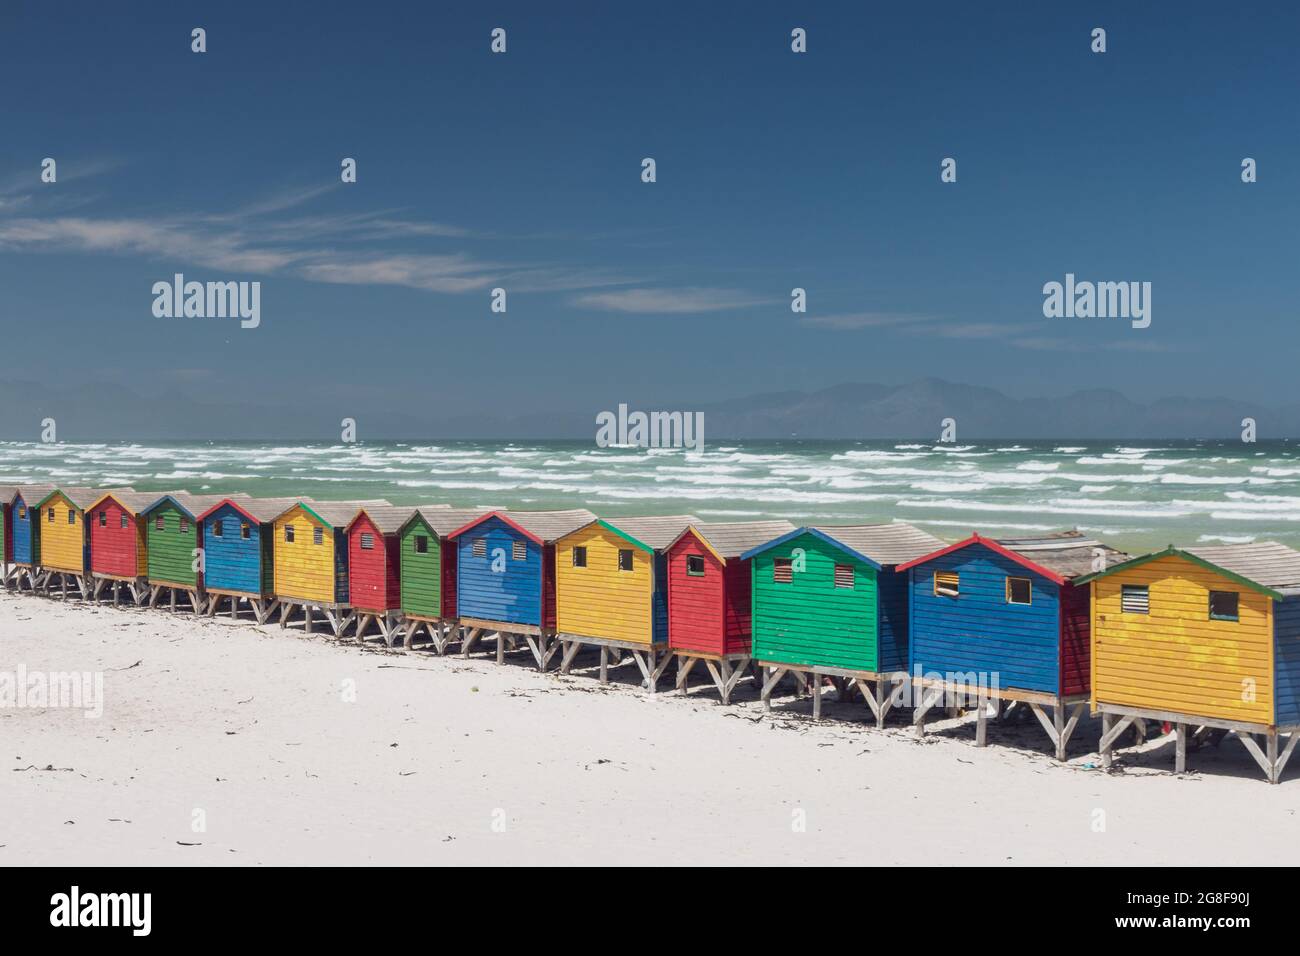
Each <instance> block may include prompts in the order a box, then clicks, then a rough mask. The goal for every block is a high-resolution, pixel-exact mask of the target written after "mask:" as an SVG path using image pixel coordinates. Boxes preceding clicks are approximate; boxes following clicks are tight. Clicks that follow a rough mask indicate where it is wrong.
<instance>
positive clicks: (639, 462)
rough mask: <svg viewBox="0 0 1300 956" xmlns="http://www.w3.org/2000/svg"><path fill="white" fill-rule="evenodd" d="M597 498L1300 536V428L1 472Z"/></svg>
mask: <svg viewBox="0 0 1300 956" xmlns="http://www.w3.org/2000/svg"><path fill="white" fill-rule="evenodd" d="M19 482H53V483H56V484H60V483H61V484H68V485H130V486H132V487H134V488H136V489H137V490H140V491H158V492H163V491H171V490H174V489H183V490H187V491H191V492H195V493H204V494H212V493H229V492H234V491H245V492H248V493H249V494H252V495H257V496H268V497H269V496H289V495H299V494H300V495H305V496H310V497H315V498H321V499H341V498H387V499H388V500H389V501H392V502H393V503H395V504H420V503H422V502H446V503H448V504H451V505H455V506H463V507H468V506H490V507H513V508H574V507H586V508H590V509H591V510H592V511H595V512H596V513H597V514H600V515H602V516H608V517H617V516H620V515H635V514H682V513H689V514H694V515H698V516H699V517H700V518H701V519H702V520H705V521H745V520H749V519H756V518H773V517H783V518H787V519H789V520H790V521H793V522H795V523H797V524H798V523H822V524H836V523H848V522H874V521H891V520H894V519H900V520H903V521H908V522H911V523H913V524H916V525H918V526H920V527H922V528H925V529H927V530H929V531H931V532H932V533H934V534H936V535H938V536H940V537H944V538H949V539H954V540H955V539H957V538H960V537H964V536H966V535H967V534H969V533H970V532H971V531H980V532H984V533H988V534H990V535H992V536H995V537H996V536H998V535H1002V536H1016V535H1024V534H1033V533H1037V532H1043V531H1050V530H1053V529H1060V528H1079V529H1080V530H1082V531H1085V532H1088V533H1091V534H1094V535H1097V536H1100V537H1103V538H1105V539H1106V540H1107V541H1108V542H1110V543H1112V544H1114V545H1116V546H1117V547H1120V548H1122V549H1124V550H1128V551H1130V552H1134V553H1137V552H1142V551H1149V550H1154V549H1158V548H1163V547H1165V546H1166V545H1168V544H1171V543H1172V544H1177V545H1196V544H1210V543H1223V542H1237V541H1254V540H1265V539H1267V540H1275V541H1281V542H1283V543H1285V544H1288V545H1291V546H1292V547H1297V548H1300V442H1295V441H1274V442H1263V441H1261V442H1259V443H1256V444H1245V443H1241V442H1229V441H1204V442H1189V441H1183V442H1143V443H1135V444H1132V445H1129V444H1123V443H1115V442H1097V441H1077V442H1069V441H1055V442H1040V441H1025V442H1011V441H1000V442H973V443H968V444H960V445H955V444H954V445H936V444H929V443H909V442H882V441H793V440H788V441H744V442H739V441H736V442H729V443H726V442H720V443H718V444H716V445H713V446H710V447H707V448H706V450H705V451H704V452H702V453H695V452H686V451H681V450H667V449H637V448H598V447H596V446H594V445H593V444H591V443H583V442H577V441H519V442H500V441H490V442H486V441H485V442H475V441H454V442H452V441H449V442H440V443H437V444H430V443H428V442H366V443H357V444H351V445H347V444H324V443H310V442H303V443H294V442H279V443H276V442H260V443H254V442H157V443H142V444H73V443H59V444H39V443H30V442H0V483H6V484H9V483H19Z"/></svg>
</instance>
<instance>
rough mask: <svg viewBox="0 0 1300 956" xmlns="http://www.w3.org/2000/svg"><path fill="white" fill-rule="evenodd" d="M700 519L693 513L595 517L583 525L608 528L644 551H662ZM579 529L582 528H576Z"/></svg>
mask: <svg viewBox="0 0 1300 956" xmlns="http://www.w3.org/2000/svg"><path fill="white" fill-rule="evenodd" d="M699 520H700V519H699V518H697V517H695V515H655V516H653V517H643V518H614V519H612V520H606V519H603V518H597V519H596V520H595V521H589V522H587V524H586V525H583V527H584V528H585V527H589V526H590V525H593V524H598V525H601V526H602V527H605V528H608V529H609V530H610V531H613V532H614V533H615V534H617V535H619V536H620V537H623V538H627V539H629V540H630V541H631V542H632V543H633V544H635V545H639V546H640V547H641V548H643V549H644V550H646V551H662V550H663V549H664V548H667V547H668V546H669V545H671V544H672V543H673V542H674V541H676V540H677V538H678V536H680V535H681V533H682V532H683V531H685V530H686V529H687V528H688V527H690V526H691V525H692V524H694V523H695V522H697V521H699ZM577 530H579V531H581V530H582V528H579V529H577Z"/></svg>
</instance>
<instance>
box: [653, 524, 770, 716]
mask: <svg viewBox="0 0 1300 956" xmlns="http://www.w3.org/2000/svg"><path fill="white" fill-rule="evenodd" d="M793 530H794V525H792V524H791V523H790V522H788V521H738V522H726V523H701V524H692V525H691V526H690V527H688V528H687V529H686V530H685V531H683V532H682V533H681V534H679V535H678V536H677V539H676V540H675V541H673V542H672V543H671V544H670V545H669V546H668V647H669V649H670V650H671V651H672V653H673V655H674V656H675V657H676V658H677V689H678V690H679V691H680V692H681V693H683V694H685V693H686V692H687V689H688V685H687V681H688V680H689V678H690V673H691V670H692V668H694V667H695V665H696V664H698V663H699V662H701V661H703V662H704V666H705V668H706V669H707V671H708V673H709V676H710V677H711V678H712V679H713V684H714V686H715V687H717V689H718V694H719V695H720V696H721V697H722V702H723V703H724V704H726V703H729V702H730V700H731V692H732V690H734V689H735V686H736V683H737V682H738V681H739V680H740V678H741V676H743V675H744V674H745V672H746V671H747V670H748V669H749V663H750V605H751V594H752V583H753V582H752V579H751V571H750V566H749V561H748V560H746V559H745V558H743V557H742V555H743V554H744V553H745V552H746V551H749V550H750V549H751V548H756V547H758V546H759V545H761V544H765V543H767V542H768V541H772V540H773V539H775V538H779V537H782V536H783V535H786V534H788V533H790V532H791V531H793Z"/></svg>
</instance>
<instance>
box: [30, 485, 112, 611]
mask: <svg viewBox="0 0 1300 956" xmlns="http://www.w3.org/2000/svg"><path fill="white" fill-rule="evenodd" d="M119 490H124V491H129V490H130V489H119ZM102 494H103V492H102V491H96V490H94V489H93V488H55V489H53V490H52V491H51V492H50V493H49V494H47V495H46V496H45V497H44V498H42V499H41V500H40V502H38V503H37V505H36V508H35V512H36V516H37V520H38V521H39V522H40V540H41V548H40V560H39V562H38V565H39V568H40V570H41V572H42V573H43V575H44V585H45V593H46V594H49V593H50V588H51V587H52V586H53V585H55V584H56V583H57V584H59V585H61V587H62V591H63V599H64V600H65V601H66V600H67V598H68V584H69V583H71V584H72V585H73V586H75V587H76V589H77V591H78V593H79V594H80V595H81V596H82V597H83V598H84V597H89V596H90V535H89V533H88V526H87V523H86V509H87V508H89V507H90V506H91V505H92V504H94V503H95V501H96V500H97V499H98V498H99V497H100V496H101V495H102Z"/></svg>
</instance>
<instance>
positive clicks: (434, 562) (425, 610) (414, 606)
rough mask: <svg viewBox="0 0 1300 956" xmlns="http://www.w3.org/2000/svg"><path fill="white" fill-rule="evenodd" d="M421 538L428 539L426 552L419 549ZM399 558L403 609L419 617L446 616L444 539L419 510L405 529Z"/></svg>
mask: <svg viewBox="0 0 1300 956" xmlns="http://www.w3.org/2000/svg"><path fill="white" fill-rule="evenodd" d="M418 538H423V539H424V547H425V550H424V552H423V553H421V552H418V551H417V550H416V540H417V539H418ZM398 562H399V571H400V577H401V595H400V597H401V601H400V605H401V608H402V611H403V612H405V613H406V614H412V615H415V616H417V617H437V618H440V617H442V616H443V614H442V580H443V574H442V567H443V542H442V541H441V540H440V539H439V537H438V535H437V534H436V533H435V532H434V530H433V528H431V527H429V523H428V522H427V521H425V520H424V518H423V517H422V516H420V515H418V514H417V515H416V516H415V517H414V518H412V519H411V520H410V521H408V522H407V523H406V527H405V528H403V529H402V533H401V536H400V546H399V556H398ZM452 564H453V566H454V564H455V562H454V560H453V562H452Z"/></svg>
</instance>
